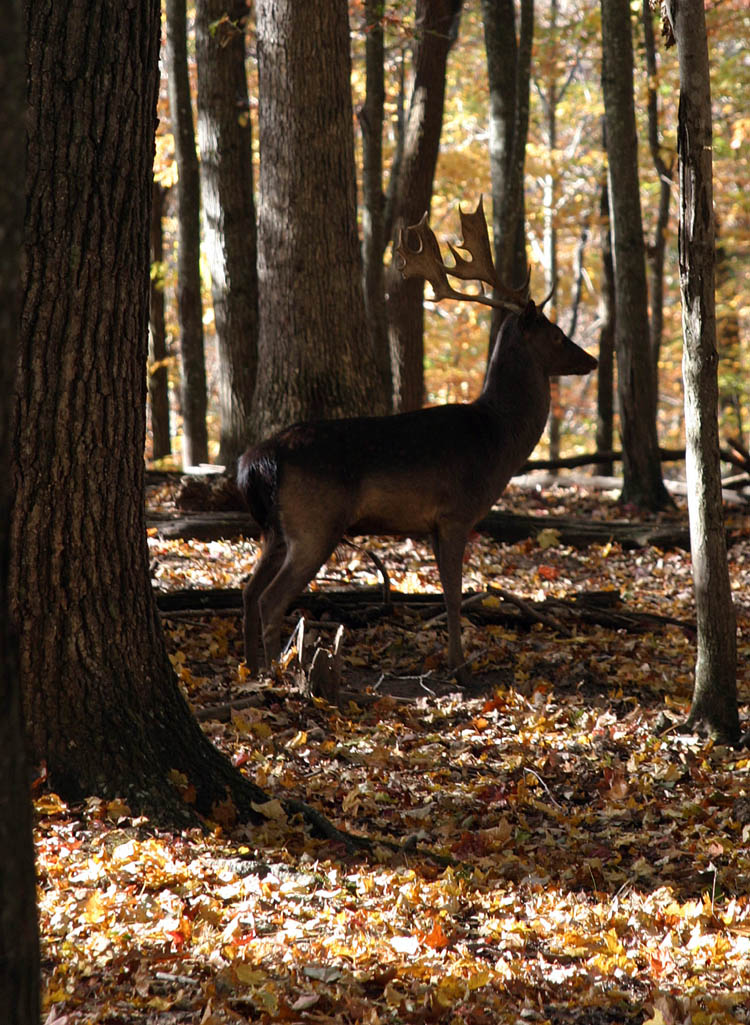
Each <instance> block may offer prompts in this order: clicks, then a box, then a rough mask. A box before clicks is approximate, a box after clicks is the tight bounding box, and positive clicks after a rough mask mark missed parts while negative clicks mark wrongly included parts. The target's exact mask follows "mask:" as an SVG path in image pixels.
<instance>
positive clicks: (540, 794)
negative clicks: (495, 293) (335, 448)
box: [36, 486, 750, 1025]
mask: <svg viewBox="0 0 750 1025" xmlns="http://www.w3.org/2000/svg"><path fill="white" fill-rule="evenodd" d="M504 505H505V507H506V508H509V509H513V508H514V505H515V507H516V508H518V509H521V508H523V510H524V511H529V507H530V506H532V507H533V508H534V511H537V512H539V513H540V514H542V515H543V514H545V513H548V514H549V513H566V514H568V515H576V514H577V515H583V516H590V517H600V518H603V519H605V518H607V517H608V516H615V515H617V516H622V510H615V508H614V505H613V502H612V496H609V497H608V496H606V495H604V496H602V495H601V494H599V495H587V494H586V493H585V492H583V491H582V490H581V489H576V488H571V487H568V488H566V487H562V486H560V487H558V488H556V489H554V490H553V491H551V492H548V493H545V494H544V495H542V494H539V495H537V496H536V497H534V496H529V494H528V493H527V492H520V491H516V490H514V489H513V488H511V489H510V490H509V492H508V494H507V496H506V497H505V500H504ZM679 515H680V516H682V517H683V518H684V517H685V515H686V514H685V511H684V509H682V510H681V511H680V513H679ZM728 518H729V520H730V526H732V520H733V518H734V523H733V527H734V529H733V533H732V542H733V543H732V545H731V548H730V568H731V578H732V586H733V589H734V593H735V597H736V600H737V613H738V644H739V660H738V662H739V666H738V688H739V697H740V703H741V709H740V711H741V716H742V718H743V721H746V720H747V717H748V707H747V706H748V702H750V678H749V674H750V668H749V666H750V662H749V661H748V649H749V647H750V607H749V606H748V597H747V596H748V594H750V590H749V588H748V585H749V584H750V540H749V539H748V531H747V524H746V522H745V520H746V517H745V518H744V519H743V516H742V515H740V514H737V513H736V512H734V513H733V512H731V511H730V512H729V514H728ZM544 544H546V545H547V546H546V547H544V546H543V545H542V544H540V543H539V542H525V543H521V544H517V545H499V544H496V543H492V542H490V541H487V540H486V539H483V538H476V539H474V540H473V541H472V543H471V546H470V549H469V551H468V552H467V560H466V565H465V577H464V589H465V591H468V590H472V589H477V590H481V589H483V588H484V587H485V586H486V585H487V582H488V581H491V582H492V583H494V584H496V585H497V586H500V587H503V588H506V589H508V590H510V591H512V592H514V593H515V594H516V595H519V596H521V597H525V598H527V599H538V598H540V597H545V596H550V595H552V594H557V595H565V596H571V595H572V594H575V593H576V592H579V591H587V590H607V589H616V590H618V591H619V593H620V596H621V599H622V603H623V605H624V606H625V607H628V608H631V609H637V610H641V611H644V610H646V611H652V612H657V613H659V614H661V615H664V616H671V617H674V618H675V619H677V620H679V621H680V623H678V624H664V625H661V626H660V627H659V628H658V629H657V630H655V631H654V632H649V631H646V630H641V631H638V632H631V631H627V630H612V629H605V628H602V627H599V626H591V625H589V626H581V627H579V628H577V629H575V630H574V631H572V632H571V635H570V636H566V637H561V636H559V635H558V634H557V633H556V632H555V630H554V628H553V625H550V624H537V625H536V626H534V627H533V628H531V629H530V630H519V631H515V630H509V629H508V628H507V627H500V626H486V625H480V626H477V625H473V624H471V623H470V622H469V621H468V620H467V621H466V626H465V630H464V641H465V647H466V650H467V654H469V655H474V656H475V661H474V667H475V670H476V674H477V678H478V680H479V681H480V683H481V692H480V693H479V694H477V695H475V696H473V697H470V698H466V697H465V696H463V695H461V694H459V693H457V692H456V690H455V688H453V687H451V686H450V685H449V684H448V683H447V681H446V679H445V677H444V676H443V677H441V672H442V673H444V672H445V665H444V662H443V645H444V643H445V632H444V624H443V623H435V624H428V625H425V626H420V624H415V623H413V622H410V621H408V620H406V621H401V620H399V619H398V617H391V618H389V619H386V620H382V621H380V622H378V623H375V624H373V625H371V626H369V627H367V628H365V629H362V630H359V631H350V632H348V633H347V636H346V639H345V649H344V651H345V682H346V681H347V680H351V681H353V682H356V683H358V684H359V686H360V688H362V687H365V686H366V685H367V684H368V683H371V684H373V685H379V686H380V688H381V691H382V694H383V696H382V697H381V698H380V700H378V701H374V700H373V701H371V703H370V704H368V705H365V706H360V705H358V704H355V703H350V704H349V705H347V706H346V707H342V708H336V707H331V706H329V705H327V704H326V703H325V702H323V701H319V700H315V699H309V698H306V697H304V695H303V694H302V693H301V692H300V691H299V689H298V687H297V686H296V681H295V680H294V678H293V677H294V674H293V672H292V670H291V668H290V669H289V670H287V671H286V672H285V671H280V672H279V673H277V675H276V678H275V679H274V680H272V681H269V680H267V679H266V680H260V681H259V680H257V679H252V678H250V677H249V675H248V673H247V671H246V670H245V668H244V665H243V663H242V661H241V658H242V651H241V638H240V619H239V616H238V614H237V613H235V612H224V613H220V614H219V613H202V612H192V611H190V612H183V613H175V614H170V615H169V616H168V617H165V620H164V625H165V629H166V631H167V635H168V640H169V645H170V651H171V657H172V659H173V663H174V666H175V669H176V671H177V673H178V675H179V678H180V682H181V686H182V687H183V688H184V691H185V693H186V695H187V697H188V698H189V700H190V701H191V703H192V704H193V706H194V708H195V709H196V711H197V712H200V711H201V709H205V708H206V707H207V706H214V705H217V704H219V703H222V702H224V703H227V702H230V701H232V700H237V699H240V698H248V699H251V700H250V701H249V703H247V704H246V706H245V707H243V708H241V709H237V710H235V711H233V713H232V714H231V716H230V717H229V718H228V719H227V721H219V720H218V719H211V718H209V719H206V720H205V721H204V722H203V726H204V729H205V730H206V731H207V733H208V734H209V735H210V737H211V738H212V740H213V741H214V742H215V743H216V744H217V745H218V746H219V747H220V748H221V749H222V750H224V751H225V752H226V753H227V755H228V756H229V757H230V758H231V759H232V761H233V762H234V764H235V765H236V766H238V767H240V768H241V769H242V771H244V772H246V773H248V775H249V776H250V777H251V778H252V779H253V780H254V781H255V782H257V783H258V784H259V785H260V786H262V787H263V788H264V789H265V790H266V791H267V793H268V794H269V796H270V797H271V798H274V799H276V800H273V801H272V802H271V803H270V804H269V805H268V806H267V808H266V812H267V819H266V823H265V825H263V826H262V827H260V828H259V827H253V828H248V827H246V826H244V827H241V828H239V829H236V830H234V831H227V830H224V829H222V828H220V827H219V826H218V825H214V824H209V827H208V829H207V831H201V830H198V829H196V830H194V831H191V832H185V833H183V834H182V835H174V834H173V833H167V832H164V831H163V830H160V829H159V828H158V827H157V826H156V825H154V824H153V823H151V822H148V821H144V820H143V819H137V818H134V817H133V816H132V815H131V813H130V809H129V808H128V807H127V806H126V805H125V804H124V803H123V802H121V801H114V802H109V803H104V802H102V801H100V800H95V799H92V800H89V801H88V802H87V803H86V804H85V805H83V806H76V807H68V806H66V805H65V804H63V803H62V802H61V801H60V800H59V799H58V798H57V797H56V796H55V795H54V794H45V793H41V794H40V795H39V796H38V800H37V802H36V812H37V841H38V846H37V857H38V874H39V896H40V925H41V932H42V941H43V953H42V956H43V974H44V978H43V983H44V1019H45V1021H46V1022H47V1023H48V1025H52V1023H56V1025H74V1023H75V1025H79V1023H84V1022H85V1023H88V1022H92V1023H93V1022H97V1023H108V1025H127V1023H139V1025H140V1023H142V1025H157V1023H158V1025H177V1023H187V1022H190V1023H196V1025H197V1023H201V1025H219V1023H241V1022H269V1023H270V1022H277V1021H278V1022H300V1023H301V1022H310V1023H327V1022H337V1023H344V1025H346V1023H355V1022H357V1023H359V1022H361V1023H363V1025H364V1023H367V1025H380V1023H411V1022H414V1023H417V1022H418V1023H423V1022H446V1023H462V1025H463V1023H465V1025H489V1023H516V1022H529V1023H555V1025H557V1023H560V1025H562V1023H585V1025H614V1023H631V1022H632V1023H638V1025H640V1023H649V1025H687V1023H691V1025H709V1023H713V1025H728V1023H740V1022H742V1023H748V1022H750V882H749V881H750V755H749V754H748V752H747V751H743V750H730V749H727V748H722V747H719V746H716V745H713V744H712V743H710V742H707V741H706V740H704V739H700V738H698V737H696V736H693V735H688V734H686V733H685V732H684V731H683V730H682V728H681V724H682V722H683V721H684V718H685V716H686V714H687V711H688V708H689V702H690V694H691V684H692V665H693V657H694V648H693V645H694V634H693V632H692V629H691V624H692V621H693V619H694V605H693V592H692V582H691V577H690V566H689V560H688V557H687V556H686V554H685V553H684V552H679V551H659V550H657V549H653V548H649V549H642V550H639V551H636V552H624V551H622V550H621V549H620V548H619V547H618V545H617V544H611V543H609V544H605V545H601V546H592V547H590V548H589V549H586V550H574V549H572V548H566V547H563V546H561V545H559V544H555V538H554V535H553V536H552V537H551V538H547V540H546V541H545V542H544ZM150 545H151V551H152V559H153V564H154V577H155V585H156V586H158V587H159V588H164V589H176V588H184V587H196V588H198V587H204V588H205V587H232V586H234V587H236V586H239V584H240V582H241V579H242V577H243V576H244V575H245V574H246V573H247V572H248V571H249V570H250V569H251V567H252V564H253V561H254V559H255V556H256V546H255V545H254V544H253V543H252V542H242V543H228V542H227V543H224V542H212V543H197V542H191V543H187V542H177V541H169V542H167V541H163V540H160V539H159V538H157V537H152V538H150ZM377 551H378V553H379V555H380V558H381V559H382V560H383V561H384V562H385V563H386V564H387V567H388V571H389V573H390V575H391V582H392V584H393V586H395V587H397V588H399V589H400V590H404V591H421V592H424V591H431V590H432V591H435V590H438V582H437V575H436V571H435V568H434V565H433V562H432V560H431V558H430V557H429V556H428V554H427V553H426V551H425V549H424V548H423V547H422V546H421V545H419V544H416V543H414V542H411V541H399V542H389V543H388V544H385V543H382V542H380V543H378V548H377ZM352 579H354V580H356V582H357V583H358V584H364V583H376V582H377V577H376V574H375V570H374V568H373V566H372V564H371V563H370V562H369V561H368V559H367V557H366V556H364V555H362V554H361V553H359V552H354V551H353V550H352V549H349V548H343V547H342V549H341V550H340V551H339V552H338V553H337V555H336V556H335V557H334V558H333V559H332V560H331V562H330V563H329V564H328V565H327V567H326V569H325V570H324V571H322V573H321V576H320V578H319V579H318V581H317V582H316V585H315V586H317V587H321V588H324V587H326V586H330V585H331V584H335V585H338V586H341V584H342V582H344V581H348V580H352ZM291 625H293V623H292V622H291V621H290V626H291ZM315 629H319V630H323V631H325V625H320V624H316V625H315ZM368 674H369V675H368ZM404 678H407V679H408V682H409V685H410V687H411V690H410V691H409V697H408V699H406V698H404V697H403V695H402V694H401V695H400V696H398V695H399V691H398V686H397V685H398V683H399V681H400V682H402V683H403V682H404ZM370 689H371V690H372V687H370ZM394 694H396V695H397V696H393V695H394ZM225 718H226V717H225ZM290 796H294V797H297V798H301V799H302V800H304V801H306V802H307V803H308V804H310V805H312V806H313V807H315V808H316V809H318V810H319V811H321V812H322V813H324V814H325V815H326V816H328V817H329V818H330V819H331V820H332V821H333V822H334V823H335V824H336V825H337V826H338V827H339V828H341V829H343V830H346V831H350V832H352V833H361V834H366V835H367V836H369V837H371V838H374V839H375V840H376V841H377V844H376V846H375V854H374V856H373V855H365V854H361V853H360V854H352V853H350V852H348V851H347V850H345V849H344V848H343V846H342V847H336V846H333V845H332V844H331V842H330V841H327V840H323V839H319V838H316V837H315V836H312V835H311V834H310V831H309V829H308V828H306V827H305V826H304V825H303V824H302V822H301V821H298V820H296V819H292V820H287V819H286V817H285V816H284V813H283V811H282V808H281V803H280V801H281V800H283V799H284V798H286V797H290ZM396 845H398V847H399V849H398V850H395V849H394V848H395V846H396Z"/></svg>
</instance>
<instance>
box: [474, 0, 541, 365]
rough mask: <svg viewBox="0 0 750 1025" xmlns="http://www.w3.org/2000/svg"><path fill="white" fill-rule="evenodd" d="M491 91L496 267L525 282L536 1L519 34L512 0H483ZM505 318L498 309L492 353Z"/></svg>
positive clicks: (524, 2) (527, 0)
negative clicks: (526, 170)
mask: <svg viewBox="0 0 750 1025" xmlns="http://www.w3.org/2000/svg"><path fill="white" fill-rule="evenodd" d="M482 20H483V23H484V40H485V49H486V51H487V77H488V82H489V90H490V179H491V181H492V234H493V241H494V246H495V266H496V267H497V269H498V272H499V274H500V277H501V279H502V280H503V281H506V282H508V283H509V284H511V285H518V284H520V283H521V282H522V281H523V280H524V278H525V276H526V267H527V262H528V261H527V256H526V232H525V212H524V206H525V204H524V191H523V180H524V167H525V163H526V140H527V136H528V129H529V90H530V84H531V49H532V43H533V37H534V2H533V0H521V18H520V27H519V35H518V39H517V38H516V14H515V4H514V2H513V0H482ZM502 320H503V312H502V311H501V310H494V311H493V313H492V323H491V327H490V353H491V351H492V346H493V344H494V340H495V338H496V337H497V332H498V330H499V328H500V324H501V323H502Z"/></svg>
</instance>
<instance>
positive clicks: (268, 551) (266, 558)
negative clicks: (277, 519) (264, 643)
mask: <svg viewBox="0 0 750 1025" xmlns="http://www.w3.org/2000/svg"><path fill="white" fill-rule="evenodd" d="M285 555H286V541H285V540H284V537H283V535H281V534H279V533H278V532H277V531H276V530H274V529H269V530H267V531H266V532H265V533H264V535H263V541H262V549H261V553H260V558H259V559H258V562H257V563H256V565H255V569H254V570H253V573H252V576H251V577H250V579H249V580H248V582H247V583H246V584H245V587H244V589H243V591H242V607H243V618H242V629H243V636H244V643H245V662H246V663H247V666H248V669H250V671H251V672H253V673H254V672H255V671H256V670H257V668H258V645H259V641H260V626H261V622H260V606H259V600H260V596H261V594H263V592H264V591H265V589H266V588H267V587H268V585H269V584H270V582H271V581H272V580H273V578H274V577H275V576H276V574H277V573H278V571H279V567H280V566H281V565H282V563H283V562H284V556H285Z"/></svg>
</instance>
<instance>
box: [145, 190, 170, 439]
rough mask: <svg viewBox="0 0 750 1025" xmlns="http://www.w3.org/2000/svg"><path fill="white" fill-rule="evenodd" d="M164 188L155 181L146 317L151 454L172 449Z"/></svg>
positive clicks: (165, 193)
mask: <svg viewBox="0 0 750 1025" xmlns="http://www.w3.org/2000/svg"><path fill="white" fill-rule="evenodd" d="M166 195H167V192H166V189H164V188H163V186H161V185H160V184H159V183H158V182H156V181H155V182H154V187H153V192H152V209H151V291H150V301H149V318H148V321H149V322H148V398H149V408H150V410H151V456H152V458H153V459H163V458H164V456H168V455H169V453H170V452H171V451H172V443H171V441H170V434H169V368H168V365H167V334H166V327H165V322H164V232H163V226H162V222H163V218H164V200H165V197H166Z"/></svg>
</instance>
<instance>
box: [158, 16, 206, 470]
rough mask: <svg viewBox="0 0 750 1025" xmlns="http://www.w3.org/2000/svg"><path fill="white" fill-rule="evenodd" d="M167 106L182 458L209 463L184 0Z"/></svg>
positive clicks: (171, 40) (173, 26)
mask: <svg viewBox="0 0 750 1025" xmlns="http://www.w3.org/2000/svg"><path fill="white" fill-rule="evenodd" d="M166 13H167V45H166V64H167V78H168V83H169V110H170V115H171V117H172V132H173V134H174V144H175V157H176V160H177V175H178V179H177V224H178V239H177V307H178V311H177V312H178V318H179V323H180V352H181V354H182V389H181V395H182V462H183V465H184V466H195V465H197V464H199V463H207V462H208V429H207V426H206V406H207V398H206V360H205V356H204V351H203V310H202V304H201V273H200V178H199V172H198V155H197V153H196V151H195V131H194V128H193V107H192V104H191V101H190V80H189V78H188V67H187V24H186V17H185V0H166Z"/></svg>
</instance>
